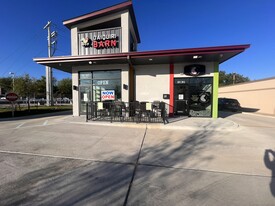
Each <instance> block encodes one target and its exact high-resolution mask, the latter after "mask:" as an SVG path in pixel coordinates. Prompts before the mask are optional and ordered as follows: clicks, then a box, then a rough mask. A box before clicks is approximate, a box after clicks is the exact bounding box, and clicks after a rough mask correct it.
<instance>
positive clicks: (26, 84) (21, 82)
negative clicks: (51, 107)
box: [14, 74, 37, 111]
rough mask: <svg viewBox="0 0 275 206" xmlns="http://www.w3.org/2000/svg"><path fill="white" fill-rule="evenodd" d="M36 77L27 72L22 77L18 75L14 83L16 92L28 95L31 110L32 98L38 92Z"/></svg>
mask: <svg viewBox="0 0 275 206" xmlns="http://www.w3.org/2000/svg"><path fill="white" fill-rule="evenodd" d="M36 85H37V84H36V79H35V78H31V77H30V75H28V74H25V75H24V76H22V77H17V78H16V81H15V83H14V90H15V92H16V93H17V94H18V95H19V96H21V97H26V98H27V100H28V110H29V111H30V99H31V97H34V98H35V95H36V93H37V86H36Z"/></svg>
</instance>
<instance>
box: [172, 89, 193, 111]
mask: <svg viewBox="0 0 275 206" xmlns="http://www.w3.org/2000/svg"><path fill="white" fill-rule="evenodd" d="M174 88H175V92H174V101H175V105H174V106H175V107H174V113H175V114H181V115H188V114H189V106H188V99H189V86H188V84H175V87H174Z"/></svg>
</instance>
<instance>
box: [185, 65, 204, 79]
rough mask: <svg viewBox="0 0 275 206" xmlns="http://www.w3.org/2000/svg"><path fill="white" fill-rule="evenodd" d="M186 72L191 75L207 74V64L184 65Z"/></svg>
mask: <svg viewBox="0 0 275 206" xmlns="http://www.w3.org/2000/svg"><path fill="white" fill-rule="evenodd" d="M184 74H186V75H189V76H199V75H204V74H205V65H202V64H191V65H187V66H185V67H184Z"/></svg>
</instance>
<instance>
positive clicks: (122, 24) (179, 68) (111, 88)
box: [34, 1, 249, 118]
mask: <svg viewBox="0 0 275 206" xmlns="http://www.w3.org/2000/svg"><path fill="white" fill-rule="evenodd" d="M63 24H64V25H65V26H66V27H67V28H68V29H69V30H70V31H71V56H55V57H50V58H35V59H34V61H35V62H37V63H38V64H41V65H45V66H49V67H52V68H56V69H59V70H62V71H65V72H69V73H72V84H73V115H74V116H79V115H82V114H85V112H86V103H87V102H89V101H93V102H104V101H120V102H132V101H138V102H154V101H161V102H165V104H166V105H169V107H168V109H167V113H168V114H169V115H174V114H180V115H188V116H203V117H213V118H216V117H217V116H218V82H219V64H221V63H223V62H225V61H227V60H229V59H230V58H232V57H234V56H236V55H238V54H239V53H241V52H243V51H244V50H245V49H247V48H249V45H232V46H217V47H204V48H189V49H175V50H157V51H137V45H138V43H140V36H139V31H138V26H137V22H136V18H135V14H134V10H133V5H132V2H131V1H127V2H124V3H121V4H118V5H114V6H111V7H108V8H105V9H102V10H99V11H95V12H92V13H89V14H85V15H82V16H78V17H76V18H72V19H69V20H66V21H64V22H63ZM140 26H142V25H140Z"/></svg>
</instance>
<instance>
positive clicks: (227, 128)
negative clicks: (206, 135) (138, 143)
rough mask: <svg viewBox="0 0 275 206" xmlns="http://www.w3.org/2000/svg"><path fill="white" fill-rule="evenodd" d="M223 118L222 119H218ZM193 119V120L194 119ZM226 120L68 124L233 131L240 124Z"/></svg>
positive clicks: (77, 122) (76, 122) (71, 122)
mask: <svg viewBox="0 0 275 206" xmlns="http://www.w3.org/2000/svg"><path fill="white" fill-rule="evenodd" d="M220 120H223V121H224V119H220ZM194 121H195V120H194ZM214 122H215V121H214ZM226 122H228V123H230V125H224V123H223V124H222V126H219V125H218V126H215V125H214V126H211V125H210V126H203V125H202V126H193V125H184V126H181V125H172V124H173V123H170V124H165V125H164V124H162V123H151V124H150V123H132V122H113V123H110V122H91V121H90V122H79V121H75V122H73V121H68V123H70V124H82V125H93V126H109V127H124V128H141V129H145V128H146V127H147V128H148V129H164V130H190V131H194V130H201V131H233V130H236V129H239V128H240V126H239V125H238V124H236V123H235V122H233V121H231V120H226Z"/></svg>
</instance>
